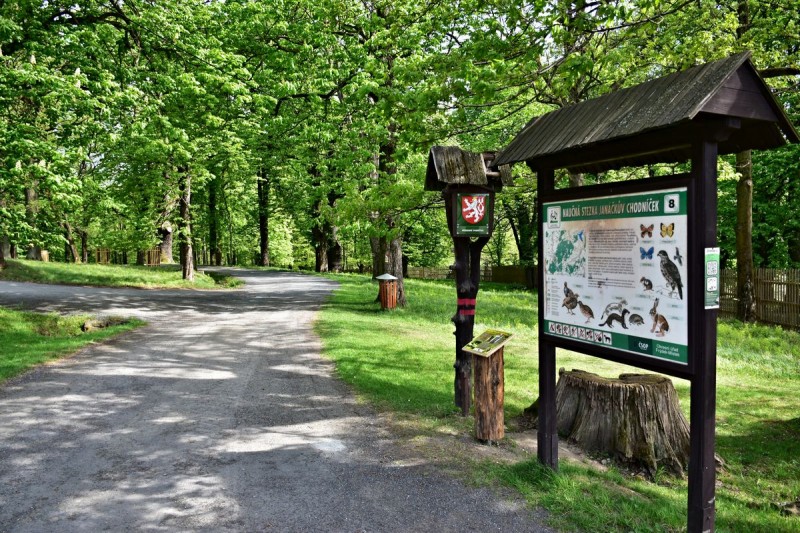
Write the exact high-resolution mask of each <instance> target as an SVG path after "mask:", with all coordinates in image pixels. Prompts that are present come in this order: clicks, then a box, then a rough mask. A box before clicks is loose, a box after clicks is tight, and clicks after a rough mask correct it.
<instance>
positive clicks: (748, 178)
mask: <svg viewBox="0 0 800 533" xmlns="http://www.w3.org/2000/svg"><path fill="white" fill-rule="evenodd" d="M736 171H737V172H738V173H739V174H740V176H741V177H740V178H739V183H738V184H737V186H736V295H737V306H736V314H737V316H738V318H739V320H741V321H743V322H753V321H754V320H755V319H756V313H755V312H756V300H755V289H754V285H753V270H754V267H753V158H752V154H751V152H750V150H747V151H746V152H740V153H738V154H736Z"/></svg>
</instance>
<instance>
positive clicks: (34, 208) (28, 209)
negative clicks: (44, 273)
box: [25, 181, 42, 261]
mask: <svg viewBox="0 0 800 533" xmlns="http://www.w3.org/2000/svg"><path fill="white" fill-rule="evenodd" d="M37 185H38V183H37V182H35V181H34V183H33V184H32V185H31V186H30V187H25V219H26V221H27V223H28V226H29V227H30V228H31V230H33V231H34V232H35V230H36V219H37V215H38V214H39V195H38V194H37V192H36V186H37ZM25 258H26V259H32V260H35V261H41V260H42V248H41V247H40V246H39V245H38V244H31V245H30V246H29V247H28V251H27V252H26V253H25Z"/></svg>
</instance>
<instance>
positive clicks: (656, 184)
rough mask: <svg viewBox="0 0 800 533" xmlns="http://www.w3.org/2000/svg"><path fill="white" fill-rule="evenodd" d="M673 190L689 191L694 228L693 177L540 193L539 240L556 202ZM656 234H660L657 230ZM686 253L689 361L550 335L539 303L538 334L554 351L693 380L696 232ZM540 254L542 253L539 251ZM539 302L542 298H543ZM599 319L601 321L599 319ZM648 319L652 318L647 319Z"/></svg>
mask: <svg viewBox="0 0 800 533" xmlns="http://www.w3.org/2000/svg"><path fill="white" fill-rule="evenodd" d="M674 189H686V203H687V206H686V214H685V216H686V227H687V228H694V227H695V219H696V216H695V214H694V210H693V209H692V207H691V206H692V205H694V204H693V202H694V201H695V195H696V184H695V180H693V179H692V178H691V175H690V174H676V175H670V176H664V177H658V178H645V179H640V180H636V181H626V182H618V183H608V184H600V185H589V186H583V187H577V188H566V189H556V190H552V191H548V192H544V191H542V192H540V196H539V204H538V211H539V215H540V219H539V224H538V231H539V234H540V239H542V236H544V234H545V233H544V232H545V229H546V226H547V224H548V222H549V221H548V219H547V210H546V205H547V204H551V203H557V202H565V201H570V200H592V199H595V198H608V197H615V196H628V195H632V194H654V193H655V194H657V193H660V192H661V191H672V190H674ZM654 231H657V229H656V230H654ZM686 240H687V247H686V248H687V249H686V250H685V251H684V254H686V257H685V259H684V263H685V264H686V267H687V268H686V270H687V275H686V278H685V279H684V291H685V294H684V295H683V300H684V301H686V302H687V304H686V324H687V345H686V350H687V361H686V362H685V363H683V362H674V361H669V360H666V359H659V358H655V357H647V356H643V355H639V354H636V353H633V352H631V351H626V350H621V349H618V348H613V347H608V346H604V345H599V344H589V343H587V342H585V341H580V340H572V339H570V338H568V337H563V336H558V335H553V334H550V333H549V332H548V331H547V328H546V325H545V315H544V312H543V311H544V307H543V304H542V303H541V302H540V307H541V310H540V313H539V319H538V321H539V328H540V329H539V331H540V337H541V338H542V340H544V341H546V342H547V343H548V344H550V345H552V346H553V347H555V348H564V349H567V350H571V351H574V352H578V353H582V354H585V355H590V356H594V357H599V358H601V359H607V360H609V361H614V362H617V363H622V364H626V365H631V366H634V367H637V368H642V369H645V370H650V371H653V372H660V373H663V374H667V375H670V376H674V377H678V378H684V379H691V378H692V377H693V376H694V375H695V367H696V365H695V363H694V360H695V353H694V352H695V346H694V345H693V343H692V342H691V339H692V338H693V329H694V327H693V324H694V323H695V320H696V317H695V316H694V310H693V306H692V305H690V304H689V302H691V300H692V296H690V294H694V291H697V290H699V287H697V286H696V285H695V284H694V283H692V281H693V280H694V279H696V272H695V270H696V264H697V262H698V261H697V258H692V257H691V252H690V251H691V250H694V246H695V241H696V235H695V234H694V232H693V231H691V230H689V231H687V235H686ZM540 253H542V250H541V249H540ZM701 263H702V260H701ZM540 269H541V272H542V276H544V266H543V265H541V266H540ZM540 282H541V283H542V287H543V289H542V290H545V289H544V283H543V282H544V279H541V280H540ZM540 299H543V297H542V296H541V295H540ZM596 318H598V317H596ZM647 318H649V317H647Z"/></svg>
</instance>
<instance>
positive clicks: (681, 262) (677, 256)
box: [672, 248, 683, 266]
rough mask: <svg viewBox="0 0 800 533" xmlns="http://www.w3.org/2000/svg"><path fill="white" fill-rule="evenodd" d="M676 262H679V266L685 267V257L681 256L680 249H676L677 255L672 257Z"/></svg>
mask: <svg viewBox="0 0 800 533" xmlns="http://www.w3.org/2000/svg"><path fill="white" fill-rule="evenodd" d="M672 258H673V259H675V261H677V262H678V264H679V265H681V266H683V256H682V255H681V251H680V250H678V248H675V255H674V256H672Z"/></svg>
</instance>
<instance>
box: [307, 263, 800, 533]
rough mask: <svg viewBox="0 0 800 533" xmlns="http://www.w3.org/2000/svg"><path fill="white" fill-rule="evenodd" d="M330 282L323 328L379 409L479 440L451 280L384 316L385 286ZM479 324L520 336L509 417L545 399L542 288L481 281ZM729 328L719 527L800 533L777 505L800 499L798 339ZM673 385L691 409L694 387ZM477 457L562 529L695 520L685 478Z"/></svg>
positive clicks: (589, 362)
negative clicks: (467, 401)
mask: <svg viewBox="0 0 800 533" xmlns="http://www.w3.org/2000/svg"><path fill="white" fill-rule="evenodd" d="M331 277H332V278H333V279H336V280H337V281H339V282H340V283H341V288H340V289H339V290H338V291H337V292H336V293H335V294H334V295H333V297H332V298H331V300H330V301H329V302H328V303H327V304H326V306H325V307H324V309H323V312H322V313H321V316H320V319H319V322H318V324H317V331H318V332H319V333H320V335H321V336H322V338H323V342H324V345H325V352H326V354H327V355H328V356H329V357H330V358H331V359H333V360H334V361H335V363H336V367H337V371H338V373H339V374H340V375H341V377H342V378H343V379H345V380H346V381H347V382H349V383H351V384H352V385H353V386H354V388H355V389H356V391H357V392H358V393H359V394H360V395H361V396H362V397H363V398H365V399H366V400H368V401H370V402H371V403H373V404H374V405H376V406H377V407H378V408H380V409H383V410H386V411H389V412H392V413H397V414H398V415H399V416H402V417H403V418H404V419H411V420H416V421H417V425H416V428H417V430H418V431H419V432H426V431H433V432H438V433H439V434H450V435H465V434H469V432H471V427H472V421H471V419H467V420H464V419H462V418H461V417H460V416H458V411H457V409H456V408H455V407H454V405H453V368H452V365H453V361H454V358H455V356H454V352H455V347H454V340H453V335H452V332H453V329H454V328H453V325H452V324H451V323H450V317H451V316H452V314H453V313H454V312H455V307H456V305H455V303H456V302H455V300H456V293H455V287H454V285H453V282H452V281H448V282H435V281H421V280H406V290H407V294H408V299H409V304H408V306H407V307H406V308H405V309H397V310H395V311H391V312H387V311H381V310H380V306H379V305H378V304H377V303H375V302H374V299H375V296H376V294H377V285H376V284H375V283H374V282H371V281H370V280H369V279H368V278H366V277H363V276H348V275H341V276H331ZM476 320H477V323H476V326H475V333H476V334H477V333H480V332H481V331H482V330H483V329H486V328H489V327H493V328H499V329H503V330H506V331H510V332H512V333H513V334H514V337H513V338H512V339H511V342H510V343H509V344H508V345H507V347H506V350H505V416H506V420H509V419H510V418H513V417H514V416H516V415H518V414H520V413H521V412H522V410H523V409H524V408H525V407H527V406H529V405H530V404H531V403H532V402H533V400H534V399H535V398H536V397H537V396H538V390H537V389H538V369H537V366H538V365H537V357H538V355H537V343H536V340H537V330H536V327H535V324H536V322H537V306H536V295H535V294H532V293H530V292H526V291H522V290H515V289H514V288H513V287H507V286H506V287H503V286H497V285H492V284H483V285H482V287H481V291H480V293H479V295H478V306H477V314H476ZM718 333H719V334H718V339H719V342H718V376H717V383H718V385H717V447H716V451H717V453H718V455H720V456H721V457H722V458H723V459H724V461H725V463H726V465H725V468H724V469H723V470H722V471H721V472H720V473H719V475H718V482H719V487H718V489H717V505H716V511H717V519H716V526H717V530H718V531H731V532H737V531H764V532H790V531H794V532H797V531H800V518H797V517H785V516H782V515H781V514H780V513H779V511H778V509H777V508H776V504H780V503H783V502H788V501H794V500H796V499H798V498H800V380H798V379H797V377H798V375H800V333H797V332H793V331H785V330H782V329H780V328H774V327H767V326H760V325H745V324H742V323H739V322H736V321H720V324H719V332H718ZM557 357H558V361H557V364H558V366H559V367H562V366H563V367H566V368H568V369H571V368H581V369H584V370H588V371H591V372H595V373H598V374H601V375H604V376H616V375H617V374H619V373H622V372H641V370H639V369H636V368H632V367H627V366H624V365H618V364H615V363H611V362H608V361H604V360H602V359H597V358H593V357H588V356H583V355H580V354H575V353H571V352H567V351H564V350H559V351H558V356H557ZM673 383H674V384H675V388H676V390H677V391H678V395H679V397H680V401H681V408H682V409H683V410H684V412H685V413H686V414H687V417H688V411H689V384H688V382H686V381H684V380H680V379H673ZM412 438H413V436H412ZM507 446H509V447H512V448H513V444H512V443H507ZM467 459H468V460H467V461H462V464H470V465H472V468H473V470H472V472H471V473H470V474H469V477H471V478H473V479H476V480H481V481H482V482H491V481H494V482H498V483H504V484H507V485H510V486H513V487H515V488H516V489H517V490H519V491H520V492H521V493H522V494H524V495H525V497H526V498H527V499H528V500H529V501H530V502H531V503H532V504H534V505H541V506H544V507H545V508H547V509H549V510H550V511H551V514H552V520H553V524H554V525H555V526H556V527H559V528H561V529H564V530H583V531H682V530H685V528H686V506H687V486H686V480H681V479H676V478H671V477H668V476H659V477H658V483H655V482H652V481H647V480H644V479H639V478H633V477H630V476H624V475H622V474H620V473H619V472H618V471H616V470H614V469H613V468H612V469H610V470H609V471H607V472H603V471H599V470H598V469H596V468H594V467H591V466H585V465H582V464H577V463H569V462H567V461H562V462H561V465H560V470H559V472H558V473H557V474H554V473H553V472H550V471H548V470H547V469H544V468H542V467H541V466H539V464H538V463H537V461H536V460H535V459H527V460H522V461H518V462H514V463H507V462H503V461H480V460H477V459H476V460H471V459H469V458H467Z"/></svg>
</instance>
